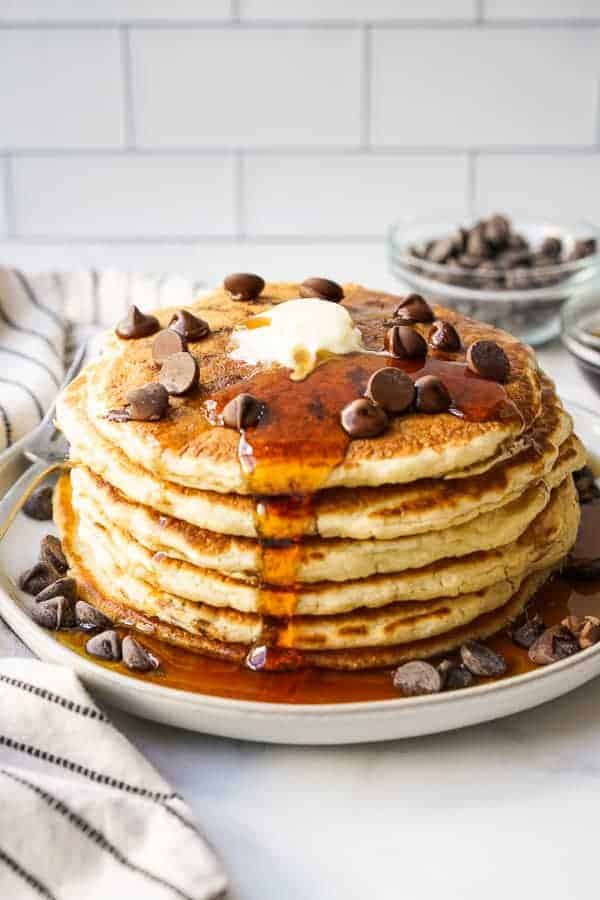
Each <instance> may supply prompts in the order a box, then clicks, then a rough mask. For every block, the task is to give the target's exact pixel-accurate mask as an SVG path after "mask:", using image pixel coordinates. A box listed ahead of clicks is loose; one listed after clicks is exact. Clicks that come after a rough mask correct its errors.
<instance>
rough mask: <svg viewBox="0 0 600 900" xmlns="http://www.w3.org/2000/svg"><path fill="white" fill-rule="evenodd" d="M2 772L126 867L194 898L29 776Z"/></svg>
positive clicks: (185, 897) (182, 894) (190, 899)
mask: <svg viewBox="0 0 600 900" xmlns="http://www.w3.org/2000/svg"><path fill="white" fill-rule="evenodd" d="M1 771H2V774H3V775H5V776H6V777H7V778H11V779H12V780H13V781H16V782H17V783H18V784H21V785H23V786H24V787H27V788H29V790H31V791H33V792H34V793H35V794H37V796H38V797H40V799H42V800H43V801H44V803H46V804H47V805H48V806H49V807H50V809H53V810H55V811H56V812H57V813H59V814H60V815H61V816H64V817H65V818H66V819H67V820H68V821H69V822H70V823H71V825H73V826H74V827H75V828H77V829H78V830H79V831H80V832H81V833H82V834H83V835H85V837H87V838H88V839H89V840H90V841H92V842H93V843H94V844H96V845H97V846H98V847H100V848H101V849H102V850H104V851H105V852H106V853H108V854H109V855H110V856H112V858H113V859H116V861H117V862H118V863H120V864H121V865H122V866H125V868H127V869H129V870H130V871H131V872H137V873H138V874H139V875H142V876H144V877H145V878H148V879H149V880H150V881H153V882H154V883H155V884H160V885H161V886H162V887H164V888H166V889H167V890H169V891H172V892H173V893H174V894H175V895H176V896H177V897H181V898H182V900H193V898H192V897H191V896H190V895H189V894H186V893H185V891H182V890H181V889H180V888H178V887H176V886H175V885H174V884H171V882H169V881H167V880H166V879H165V878H161V877H160V875H154V873H152V872H149V871H148V870H147V869H144V868H143V867H142V866H138V865H137V864H136V863H134V862H132V861H131V860H129V859H127V857H126V856H125V855H124V854H123V853H121V851H120V850H119V849H118V848H117V847H115V845H114V844H112V843H111V842H110V841H109V840H108V838H107V837H105V835H104V834H102V832H101V831H99V830H98V829H97V828H94V826H93V825H90V823H89V822H88V821H87V820H86V819H84V818H83V816H80V815H79V813H77V812H75V811H74V810H73V809H71V807H69V806H67V804H66V803H65V802H64V801H63V800H60V799H59V798H58V797H54V796H53V795H52V794H50V793H48V791H45V790H44V789H43V788H41V787H39V786H38V785H37V784H35V783H34V782H32V781H29V780H28V779H27V778H24V777H23V776H22V775H17V774H16V773H14V772H9V771H7V770H6V769H2V770H1Z"/></svg>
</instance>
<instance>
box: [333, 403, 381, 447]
mask: <svg viewBox="0 0 600 900" xmlns="http://www.w3.org/2000/svg"><path fill="white" fill-rule="evenodd" d="M341 421H342V428H343V429H344V431H345V432H346V433H347V434H349V435H350V437H351V438H369V437H377V435H378V434H381V433H382V432H383V431H385V429H386V428H387V425H388V417H387V415H386V413H385V412H384V410H383V409H382V408H381V407H380V406H376V405H375V404H374V403H372V402H371V400H368V399H367V398H366V397H360V398H359V399H358V400H353V401H352V402H351V403H348V405H347V406H345V407H344V408H343V410H342V413H341Z"/></svg>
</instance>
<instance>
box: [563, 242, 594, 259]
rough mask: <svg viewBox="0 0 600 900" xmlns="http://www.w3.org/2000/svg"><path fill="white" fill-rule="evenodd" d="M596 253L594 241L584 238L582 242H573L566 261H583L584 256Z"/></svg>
mask: <svg viewBox="0 0 600 900" xmlns="http://www.w3.org/2000/svg"><path fill="white" fill-rule="evenodd" d="M595 252H596V240H595V238H585V239H583V240H579V241H575V243H574V245H573V249H572V250H571V252H570V253H569V256H568V260H569V262H573V261H575V260H577V259H584V257H586V256H591V255H592V253H595Z"/></svg>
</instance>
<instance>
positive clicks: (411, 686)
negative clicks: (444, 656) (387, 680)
mask: <svg viewBox="0 0 600 900" xmlns="http://www.w3.org/2000/svg"><path fill="white" fill-rule="evenodd" d="M392 682H393V685H394V687H395V688H397V689H398V690H399V691H402V693H403V694H404V696H405V697H420V696H422V695H423V694H437V693H439V691H441V689H442V679H441V677H440V673H439V672H438V670H437V669H436V668H435V667H434V666H432V665H431V663H428V662H424V661H423V660H420V659H416V660H413V661H412V662H407V663H405V664H404V665H403V666H399V668H397V669H396V671H395V672H394V674H393V676H392Z"/></svg>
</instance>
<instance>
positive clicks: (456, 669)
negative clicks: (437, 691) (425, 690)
mask: <svg viewBox="0 0 600 900" xmlns="http://www.w3.org/2000/svg"><path fill="white" fill-rule="evenodd" d="M437 670H438V672H439V673H440V678H441V679H442V690H444V691H457V690H461V688H466V687H471V685H472V684H473V682H474V680H475V679H474V676H473V675H472V673H471V672H469V670H468V669H467V668H466V666H463V665H462V663H459V662H457V661H456V660H453V659H443V660H442V661H441V663H439V664H438V667H437Z"/></svg>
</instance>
